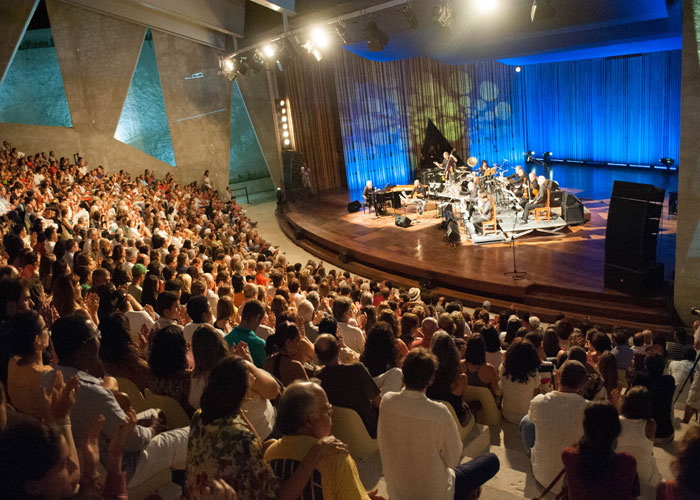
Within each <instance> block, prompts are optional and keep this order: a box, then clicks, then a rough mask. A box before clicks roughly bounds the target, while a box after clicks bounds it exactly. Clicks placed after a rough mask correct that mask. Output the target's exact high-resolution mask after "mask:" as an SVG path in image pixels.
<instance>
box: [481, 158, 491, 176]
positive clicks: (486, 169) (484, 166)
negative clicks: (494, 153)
mask: <svg viewBox="0 0 700 500" xmlns="http://www.w3.org/2000/svg"><path fill="white" fill-rule="evenodd" d="M488 172H489V162H487V161H486V160H481V166H480V167H479V175H487V174H488Z"/></svg>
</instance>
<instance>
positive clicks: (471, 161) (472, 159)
mask: <svg viewBox="0 0 700 500" xmlns="http://www.w3.org/2000/svg"><path fill="white" fill-rule="evenodd" d="M478 163H479V160H477V159H476V158H475V157H473V156H470V157H469V158H467V165H469V166H470V167H472V168H474V167H476V165H477V164H478Z"/></svg>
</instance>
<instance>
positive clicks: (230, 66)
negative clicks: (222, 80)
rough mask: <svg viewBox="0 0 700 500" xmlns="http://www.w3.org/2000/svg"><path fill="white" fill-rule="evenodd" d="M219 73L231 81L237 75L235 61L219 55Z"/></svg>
mask: <svg viewBox="0 0 700 500" xmlns="http://www.w3.org/2000/svg"><path fill="white" fill-rule="evenodd" d="M219 74H220V75H224V76H225V77H226V78H228V79H229V80H231V81H233V80H234V79H235V78H236V76H237V75H238V72H237V71H236V61H235V60H234V59H231V58H230V57H219Z"/></svg>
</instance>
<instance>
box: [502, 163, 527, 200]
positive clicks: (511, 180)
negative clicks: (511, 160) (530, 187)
mask: <svg viewBox="0 0 700 500" xmlns="http://www.w3.org/2000/svg"><path fill="white" fill-rule="evenodd" d="M506 179H508V184H509V185H510V188H511V189H512V190H513V192H514V193H515V195H516V196H522V191H523V184H524V183H525V179H526V178H525V171H524V170H523V167H522V166H520V165H517V166H516V167H515V173H514V174H513V175H509V176H508V177H506Z"/></svg>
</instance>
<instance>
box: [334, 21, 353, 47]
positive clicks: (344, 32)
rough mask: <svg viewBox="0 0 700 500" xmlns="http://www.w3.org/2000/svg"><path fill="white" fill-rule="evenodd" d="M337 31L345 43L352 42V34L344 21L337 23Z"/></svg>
mask: <svg viewBox="0 0 700 500" xmlns="http://www.w3.org/2000/svg"><path fill="white" fill-rule="evenodd" d="M335 32H336V34H337V35H338V37H339V38H340V40H341V41H342V42H343V45H347V44H349V43H352V40H351V39H350V35H349V34H348V27H347V25H346V24H345V23H344V22H343V21H340V22H339V23H338V24H336V25H335Z"/></svg>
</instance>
